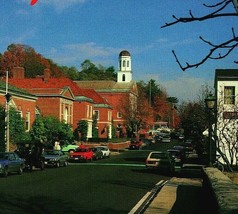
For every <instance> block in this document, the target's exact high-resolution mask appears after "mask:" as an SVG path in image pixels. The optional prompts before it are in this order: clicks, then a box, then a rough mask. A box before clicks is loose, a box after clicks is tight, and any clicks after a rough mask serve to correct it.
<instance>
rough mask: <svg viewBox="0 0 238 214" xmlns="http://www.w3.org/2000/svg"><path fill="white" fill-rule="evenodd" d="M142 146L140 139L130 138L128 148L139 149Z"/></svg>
mask: <svg viewBox="0 0 238 214" xmlns="http://www.w3.org/2000/svg"><path fill="white" fill-rule="evenodd" d="M141 146H142V141H136V140H131V142H130V145H129V149H131V150H139V149H140V148H141Z"/></svg>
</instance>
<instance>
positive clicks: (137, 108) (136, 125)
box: [120, 84, 153, 137]
mask: <svg viewBox="0 0 238 214" xmlns="http://www.w3.org/2000/svg"><path fill="white" fill-rule="evenodd" d="M145 109H146V111H145ZM120 110H121V113H122V116H123V118H124V119H125V121H126V122H125V125H126V129H127V135H128V137H133V135H134V134H137V132H138V131H139V129H141V128H142V129H143V128H146V127H148V126H149V125H151V124H152V121H151V120H152V119H153V111H152V108H150V106H149V103H148V99H147V97H146V94H145V91H144V90H143V87H141V85H140V84H139V85H138V97H137V98H136V97H134V98H133V97H130V96H129V95H128V96H127V97H126V98H123V100H121V106H120Z"/></svg>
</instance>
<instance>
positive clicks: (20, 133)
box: [0, 106, 30, 151]
mask: <svg viewBox="0 0 238 214" xmlns="http://www.w3.org/2000/svg"><path fill="white" fill-rule="evenodd" d="M9 124H10V125H9V133H10V134H9V137H10V138H9V141H10V143H12V144H16V143H19V142H23V141H27V140H29V139H30V136H29V135H28V134H27V133H26V132H25V127H24V124H25V123H24V120H23V119H22V118H21V115H20V114H19V113H18V112H17V111H16V110H15V109H14V108H10V109H9ZM5 125H6V124H5V108H4V107H3V106H0V136H1V137H0V151H5Z"/></svg>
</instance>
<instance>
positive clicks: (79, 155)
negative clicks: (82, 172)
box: [69, 148, 93, 161]
mask: <svg viewBox="0 0 238 214" xmlns="http://www.w3.org/2000/svg"><path fill="white" fill-rule="evenodd" d="M91 160H93V151H92V150H91V149H89V148H77V149H76V151H74V152H72V153H70V155H69V161H91Z"/></svg>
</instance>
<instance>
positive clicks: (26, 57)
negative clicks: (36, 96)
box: [0, 44, 64, 78]
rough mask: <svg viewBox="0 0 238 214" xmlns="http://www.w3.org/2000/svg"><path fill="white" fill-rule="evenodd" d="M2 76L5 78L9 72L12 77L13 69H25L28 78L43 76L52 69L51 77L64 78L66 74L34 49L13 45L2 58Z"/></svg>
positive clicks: (0, 73) (0, 69) (0, 70)
mask: <svg viewBox="0 0 238 214" xmlns="http://www.w3.org/2000/svg"><path fill="white" fill-rule="evenodd" d="M0 63H1V64H0V65H1V67H0V75H1V76H4V75H5V73H6V71H9V76H10V77H11V76H12V69H13V67H24V68H25V76H26V77H28V78H33V77H36V76H37V75H42V74H43V71H44V68H50V70H51V75H52V76H55V77H59V76H63V75H64V73H63V72H62V71H61V70H60V68H59V67H58V66H57V64H55V63H54V62H53V61H52V60H49V59H46V58H44V57H43V56H42V55H41V54H39V53H37V52H36V51H35V50H34V49H33V48H32V47H30V46H28V45H22V44H11V45H9V46H8V48H7V50H6V51H5V52H4V53H3V54H2V56H1V62H0Z"/></svg>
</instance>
